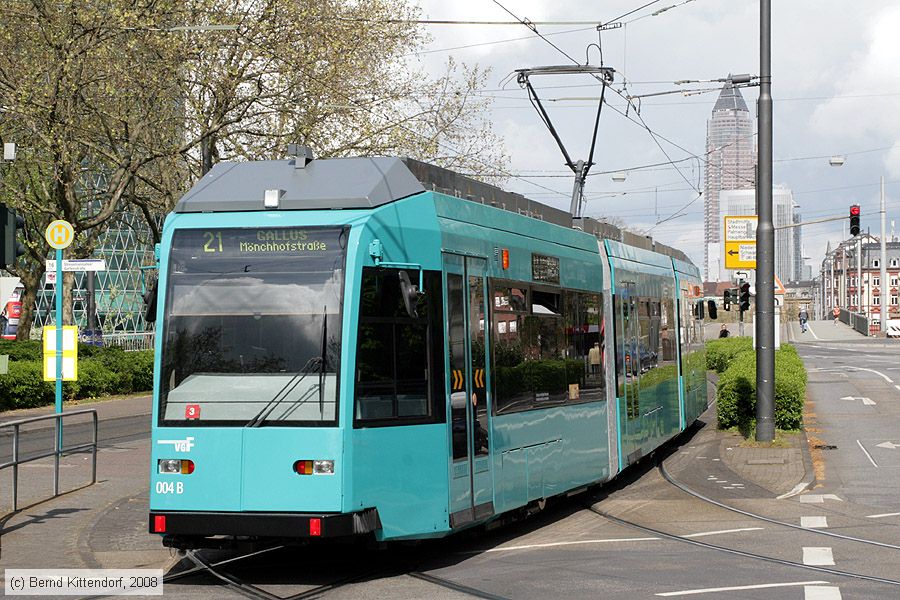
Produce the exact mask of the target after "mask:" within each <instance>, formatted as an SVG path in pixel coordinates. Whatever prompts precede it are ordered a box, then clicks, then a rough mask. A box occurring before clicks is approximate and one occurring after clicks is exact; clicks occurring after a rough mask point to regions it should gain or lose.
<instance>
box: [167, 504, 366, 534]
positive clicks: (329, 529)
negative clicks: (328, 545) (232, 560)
mask: <svg viewBox="0 0 900 600" xmlns="http://www.w3.org/2000/svg"><path fill="white" fill-rule="evenodd" d="M380 527H381V521H380V519H379V518H378V511H377V509H374V508H369V509H366V510H362V511H359V512H354V513H264V512H253V513H233V512H198V511H156V510H154V511H150V533H156V534H163V535H165V536H167V537H168V536H176V537H209V536H217V535H225V536H252V537H263V538H314V537H323V538H324V537H328V538H336V537H346V536H353V535H363V534H366V533H371V532H373V531H375V530H376V529H379V528H380Z"/></svg>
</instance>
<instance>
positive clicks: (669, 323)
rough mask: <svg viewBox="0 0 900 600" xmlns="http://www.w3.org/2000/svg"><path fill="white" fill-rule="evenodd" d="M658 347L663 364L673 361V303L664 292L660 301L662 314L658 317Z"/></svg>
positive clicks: (674, 343) (674, 344)
mask: <svg viewBox="0 0 900 600" xmlns="http://www.w3.org/2000/svg"><path fill="white" fill-rule="evenodd" d="M660 338H661V339H660V345H661V346H662V360H663V362H667V363H669V362H673V361H674V360H675V349H676V342H675V302H674V301H673V300H672V298H671V297H669V296H668V292H666V297H665V298H663V300H662V314H661V315H660Z"/></svg>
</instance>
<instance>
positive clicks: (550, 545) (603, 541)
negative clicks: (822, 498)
mask: <svg viewBox="0 0 900 600" xmlns="http://www.w3.org/2000/svg"><path fill="white" fill-rule="evenodd" d="M762 529H763V528H762V527H745V528H743V529H723V530H721V531H701V532H699V533H690V534H688V535H683V536H681V537H686V538H697V537H706V536H709V535H721V534H725V533H740V532H742V531H760V530H762ZM659 539H660V538H658V537H643V538H606V539H599V540H574V541H571V542H549V543H547V544H528V545H523V546H502V547H500V548H490V549H489V550H485V551H484V552H485V553H487V552H507V551H510V550H531V549H534V548H556V547H559V546H577V545H583V544H614V543H616V542H655V541H658V540H659ZM480 553H481V551H480V550H475V551H472V552H465V553H464V554H480Z"/></svg>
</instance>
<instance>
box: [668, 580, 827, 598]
mask: <svg viewBox="0 0 900 600" xmlns="http://www.w3.org/2000/svg"><path fill="white" fill-rule="evenodd" d="M823 583H828V582H827V581H795V582H791V583H760V584H758V585H737V586H732V587H717V588H700V589H696V590H682V591H680V592H664V593H661V594H656V595H657V596H668V597H671V596H691V595H693V594H714V593H715V592H738V591H741V590H762V589H766V588H780V587H796V586H798V585H803V586H806V585H817V584H819V585H821V584H823Z"/></svg>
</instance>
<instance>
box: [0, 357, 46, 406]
mask: <svg viewBox="0 0 900 600" xmlns="http://www.w3.org/2000/svg"><path fill="white" fill-rule="evenodd" d="M54 398H55V392H54V387H53V383H52V382H47V381H44V375H43V367H42V366H41V363H40V362H34V361H13V360H10V361H9V372H8V373H7V374H6V375H0V410H11V409H14V408H33V407H35V406H43V405H45V404H53V401H54Z"/></svg>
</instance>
